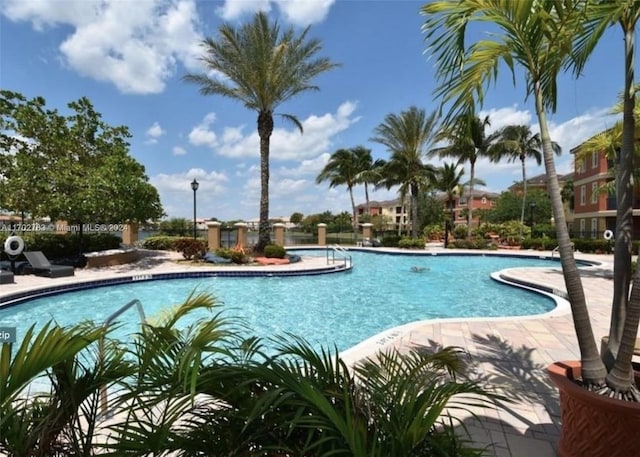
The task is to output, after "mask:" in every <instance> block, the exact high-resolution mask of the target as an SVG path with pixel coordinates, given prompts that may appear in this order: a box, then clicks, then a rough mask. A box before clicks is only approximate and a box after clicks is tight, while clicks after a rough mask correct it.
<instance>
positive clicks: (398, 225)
mask: <svg viewBox="0 0 640 457" xmlns="http://www.w3.org/2000/svg"><path fill="white" fill-rule="evenodd" d="M409 211H410V209H409V202H408V201H405V202H402V201H400V199H399V198H396V199H394V200H383V201H376V200H372V201H370V202H369V212H370V213H369V214H371V216H372V217H373V216H381V219H382V221H383V230H389V231H396V232H406V231H408V230H409V229H410V224H411V222H410V221H411V215H410V214H409ZM365 214H367V205H366V204H365V203H362V204H360V205H358V206H356V217H357V221H356V222H358V223H359V220H360V217H362V216H363V215H365Z"/></svg>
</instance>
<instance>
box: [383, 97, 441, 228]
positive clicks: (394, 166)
mask: <svg viewBox="0 0 640 457" xmlns="http://www.w3.org/2000/svg"><path fill="white" fill-rule="evenodd" d="M437 122H438V120H437V113H436V112H435V111H434V112H433V113H431V114H430V115H429V116H427V114H426V112H425V110H423V109H418V108H417V107H415V106H412V107H410V108H409V109H408V110H406V111H402V112H401V113H400V114H399V115H398V114H394V113H391V114H387V115H386V116H385V118H384V121H383V122H382V123H381V124H380V125H378V126H377V127H376V128H375V130H374V133H375V136H374V137H373V138H372V139H371V141H375V142H376V143H380V144H382V145H384V146H386V148H387V149H388V150H389V152H390V153H391V158H390V159H389V160H388V161H387V162H386V164H385V166H384V171H383V176H382V179H381V180H380V184H379V186H383V187H386V188H387V189H390V188H392V187H394V186H399V187H400V200H401V201H402V202H404V201H405V198H406V197H407V195H408V196H409V199H410V206H411V236H412V237H414V238H417V237H418V193H419V192H420V191H422V190H424V189H426V187H427V186H428V184H429V183H430V182H431V181H432V179H433V176H434V173H435V168H434V167H433V165H430V164H425V163H423V158H424V156H425V151H426V150H428V149H429V145H430V144H431V142H432V141H433V140H434V138H435V135H434V134H435V131H436V126H437Z"/></svg>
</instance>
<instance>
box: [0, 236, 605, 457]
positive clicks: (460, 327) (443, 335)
mask: <svg viewBox="0 0 640 457" xmlns="http://www.w3.org/2000/svg"><path fill="white" fill-rule="evenodd" d="M291 248H292V249H307V248H311V246H291ZM357 250H359V251H368V250H371V251H373V252H389V253H406V251H403V250H398V249H384V248H357ZM464 253H466V254H474V255H477V254H496V253H497V254H500V255H517V256H531V257H540V256H544V257H548V258H550V257H552V253H551V252H550V251H515V252H514V251H506V250H505V251H486V252H482V251H481V252H478V251H464V250H449V249H447V250H446V251H445V250H444V249H442V248H441V247H438V246H430V247H429V248H428V249H427V250H426V251H424V253H422V255H433V254H436V255H439V254H458V255H460V254H464ZM147 254H149V253H147ZM151 254H152V255H146V256H143V257H142V258H141V260H140V261H138V262H136V263H135V264H129V265H118V266H113V267H105V268H97V269H90V270H76V276H74V277H68V278H56V279H51V278H43V277H37V276H33V275H28V276H16V278H15V280H16V282H15V284H2V285H0V298H1V297H6V296H8V295H10V294H15V293H22V292H25V291H29V290H35V289H38V288H42V287H50V286H53V285H59V284H67V285H69V284H72V283H74V282H86V281H96V280H105V279H108V278H118V277H131V276H134V275H135V276H137V275H155V274H164V273H177V272H184V271H190V272H194V271H196V269H198V268H202V267H192V266H189V267H187V266H185V265H179V264H178V263H177V262H176V260H177V259H178V258H180V255H179V254H175V253H158V252H152V253H151ZM412 254H413V253H412ZM576 257H577V258H580V259H584V260H587V261H595V262H598V263H599V265H598V266H597V267H594V268H586V269H584V274H583V276H582V278H583V285H584V288H585V294H586V296H587V300H588V306H589V311H590V314H591V321H592V325H593V328H594V334H595V335H596V338H599V337H600V336H604V335H605V334H606V333H607V332H608V326H609V318H610V316H609V313H610V309H611V291H612V281H611V279H610V276H611V275H610V273H611V270H612V268H611V262H612V258H613V257H612V256H609V255H584V254H579V253H577V254H576ZM313 263H314V260H307V259H305V261H304V262H302V264H303V265H300V264H290V265H284V266H256V267H248V266H241V267H239V268H242V269H246V268H252V269H253V268H255V269H258V270H260V271H262V272H268V271H269V270H270V269H276V270H279V271H281V270H282V269H284V268H309V269H313V268H319V267H320V266H321V265H322V266H324V267H326V259H324V258H321V259H319V260H318V261H317V263H316V264H315V265H314V264H313ZM304 264H306V265H304ZM558 266H559V265H558ZM205 268H206V269H207V271H213V269H221V270H226V271H229V268H233V267H228V266H221V267H205ZM502 273H503V274H504V276H505V277H506V278H507V279H509V280H511V281H519V282H520V283H525V284H529V285H530V286H534V287H537V286H540V287H545V288H550V289H551V290H553V291H556V292H558V293H560V294H561V293H566V289H565V287H564V280H563V278H562V274H561V272H560V271H559V269H555V268H540V267H536V268H514V269H509V270H508V272H506V273H505V272H504V271H503V272H502ZM459 283H460V284H461V285H462V286H463V284H464V280H459ZM0 306H2V305H1V304H0ZM559 308H560V307H559ZM438 346H458V347H461V348H463V349H464V350H466V351H467V352H468V354H469V360H470V362H471V363H472V365H473V369H474V371H475V372H476V374H477V375H478V376H480V377H481V378H482V379H485V380H486V381H488V382H489V383H490V384H491V385H495V386H498V387H499V389H501V390H502V391H504V392H505V393H507V395H509V396H511V397H512V398H513V399H514V400H515V402H514V403H511V404H508V405H500V406H499V407H498V408H483V409H478V410H474V412H475V414H476V416H477V418H478V419H473V418H471V417H469V418H465V419H464V420H465V425H466V426H467V428H468V429H469V431H470V432H471V433H472V437H473V439H474V441H475V442H476V443H477V444H479V445H487V446H488V448H487V449H488V450H489V451H490V452H491V454H490V455H495V456H497V457H503V456H509V457H528V456H531V457H534V456H535V457H550V456H555V455H556V442H557V439H558V433H559V429H560V422H559V402H558V397H557V393H556V389H555V387H553V386H552V385H551V383H550V382H549V381H548V380H547V376H546V367H547V366H548V365H549V364H551V363H553V362H554V361H557V360H568V359H577V358H579V354H578V348H577V342H576V338H575V331H574V328H573V323H572V320H571V314H570V312H569V310H568V309H567V308H566V307H565V308H564V310H560V311H557V312H552V313H547V314H544V315H540V316H525V317H515V318H514V317H508V318H490V319H486V318H473V319H469V318H464V319H439V320H427V321H420V322H413V323H410V324H405V325H403V326H400V327H396V328H394V329H389V330H387V331H385V332H382V333H380V334H378V335H376V336H374V337H372V338H370V339H368V340H366V341H365V342H362V343H360V344H358V345H356V346H354V347H353V348H351V349H349V350H347V351H344V352H343V353H342V354H341V355H342V356H343V358H344V359H345V360H346V361H347V362H355V361H357V360H360V359H362V358H364V357H368V356H371V355H373V354H375V352H377V351H379V350H381V349H385V348H391V347H394V348H398V349H399V350H401V351H406V350H408V349H410V348H415V347H428V348H435V347H438Z"/></svg>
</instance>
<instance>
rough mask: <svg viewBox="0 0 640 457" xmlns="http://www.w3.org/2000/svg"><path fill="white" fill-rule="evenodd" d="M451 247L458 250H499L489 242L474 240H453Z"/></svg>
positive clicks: (481, 239)
mask: <svg viewBox="0 0 640 457" xmlns="http://www.w3.org/2000/svg"><path fill="white" fill-rule="evenodd" d="M449 247H453V248H456V249H491V248H493V249H497V247H496V246H494V245H493V244H492V243H491V242H490V241H489V240H486V239H484V238H474V239H472V240H453V242H452V243H450V244H449Z"/></svg>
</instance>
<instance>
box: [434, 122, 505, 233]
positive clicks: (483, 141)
mask: <svg viewBox="0 0 640 457" xmlns="http://www.w3.org/2000/svg"><path fill="white" fill-rule="evenodd" d="M489 126H491V122H490V121H489V116H485V117H484V119H482V118H479V117H477V116H475V115H473V114H469V113H465V114H462V115H460V116H458V117H457V119H456V120H455V122H454V124H453V125H452V127H451V128H445V129H443V130H442V132H441V133H440V134H439V135H438V139H440V140H445V141H448V142H449V145H448V146H445V147H442V148H437V149H434V150H432V151H431V152H430V153H429V155H431V156H433V155H438V156H439V157H454V158H457V159H458V164H461V163H465V162H469V199H468V200H467V202H468V203H467V238H471V222H472V221H473V188H474V184H475V183H476V182H477V181H476V177H475V174H476V161H477V160H478V159H479V158H480V157H489V152H488V151H489V147H490V146H491V145H492V144H493V143H494V142H495V140H496V139H497V138H498V135H499V134H498V132H494V133H491V134H490V135H487V134H486V129H487V127H489Z"/></svg>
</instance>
